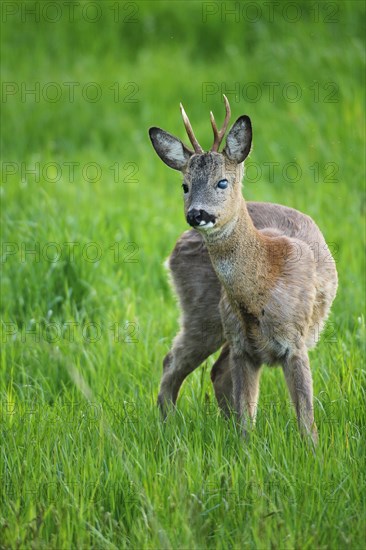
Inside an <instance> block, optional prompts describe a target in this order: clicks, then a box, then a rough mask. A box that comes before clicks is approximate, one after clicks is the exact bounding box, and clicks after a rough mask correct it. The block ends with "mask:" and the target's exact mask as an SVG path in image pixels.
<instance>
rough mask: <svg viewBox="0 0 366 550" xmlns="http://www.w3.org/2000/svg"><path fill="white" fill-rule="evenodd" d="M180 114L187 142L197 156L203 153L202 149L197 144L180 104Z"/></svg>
mask: <svg viewBox="0 0 366 550" xmlns="http://www.w3.org/2000/svg"><path fill="white" fill-rule="evenodd" d="M180 112H181V113H182V118H183V122H184V127H185V129H186V132H187V135H188V137H189V141H190V142H191V143H192V145H193V149H194V152H195V153H198V154H201V153H203V149H202V147H201V145H200V144H199V143H198V141H197V138H196V136H195V135H194V132H193V130H192V126H191V123H190V122H189V118H188V117H187V114H186V112H185V110H184V108H183V105H182V104H180Z"/></svg>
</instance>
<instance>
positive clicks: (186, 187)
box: [182, 183, 189, 193]
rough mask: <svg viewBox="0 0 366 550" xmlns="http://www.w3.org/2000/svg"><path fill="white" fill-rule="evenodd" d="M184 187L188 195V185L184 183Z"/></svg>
mask: <svg viewBox="0 0 366 550" xmlns="http://www.w3.org/2000/svg"><path fill="white" fill-rule="evenodd" d="M182 187H183V191H184V193H188V191H189V189H188V185H187V184H186V183H182Z"/></svg>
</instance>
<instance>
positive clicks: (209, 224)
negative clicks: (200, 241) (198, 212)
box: [198, 220, 214, 229]
mask: <svg viewBox="0 0 366 550" xmlns="http://www.w3.org/2000/svg"><path fill="white" fill-rule="evenodd" d="M213 226H214V224H213V223H212V222H205V221H203V220H202V221H200V224H199V226H198V227H202V229H210V227H213Z"/></svg>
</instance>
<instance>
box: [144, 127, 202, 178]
mask: <svg viewBox="0 0 366 550" xmlns="http://www.w3.org/2000/svg"><path fill="white" fill-rule="evenodd" d="M149 135H150V139H151V143H152V144H153V147H154V149H155V151H156V152H157V154H158V155H159V157H160V158H161V160H162V161H163V162H165V164H167V165H168V166H170V168H174V170H180V171H182V170H184V168H185V167H186V165H187V163H188V161H189V159H190V157H191V155H192V154H193V153H192V152H191V151H190V150H189V149H187V147H186V146H185V145H184V144H183V143H182V142H181V141H180V139H178V138H176V137H174V136H172V135H171V134H169V133H168V132H165V130H161V128H150V130H149Z"/></svg>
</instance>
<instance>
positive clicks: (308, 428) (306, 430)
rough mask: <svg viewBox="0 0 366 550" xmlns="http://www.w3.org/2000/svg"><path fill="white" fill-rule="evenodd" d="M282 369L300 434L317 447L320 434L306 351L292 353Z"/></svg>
mask: <svg viewBox="0 0 366 550" xmlns="http://www.w3.org/2000/svg"><path fill="white" fill-rule="evenodd" d="M282 368H283V372H284V375H285V379H286V382H287V386H288V389H289V392H290V396H291V399H292V401H293V403H294V406H295V410H296V415H297V421H298V425H299V428H300V432H301V434H302V435H309V436H310V437H311V439H312V441H313V443H314V445H316V444H317V442H318V432H317V429H316V425H315V422H314V410H313V381H312V377H311V371H310V365H309V357H308V353H307V351H306V349H301V350H296V352H293V353H291V355H290V356H289V357H288V358H286V361H285V362H284V364H283V365H282Z"/></svg>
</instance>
